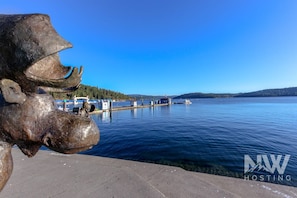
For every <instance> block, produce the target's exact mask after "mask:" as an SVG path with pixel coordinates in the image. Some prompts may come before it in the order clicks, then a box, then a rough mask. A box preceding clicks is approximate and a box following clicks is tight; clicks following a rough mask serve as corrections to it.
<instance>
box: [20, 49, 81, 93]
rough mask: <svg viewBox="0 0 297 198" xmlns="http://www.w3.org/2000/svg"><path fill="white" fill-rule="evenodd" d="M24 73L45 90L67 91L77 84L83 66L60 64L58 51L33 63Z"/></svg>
mask: <svg viewBox="0 0 297 198" xmlns="http://www.w3.org/2000/svg"><path fill="white" fill-rule="evenodd" d="M24 73H25V75H26V77H27V78H28V79H29V80H30V81H32V82H34V83H36V84H38V85H39V87H40V88H42V89H43V90H45V91H50V92H67V91H73V90H75V89H77V87H78V86H79V84H80V82H81V76H82V73H83V67H82V66H81V67H80V69H78V68H76V67H74V68H73V67H67V66H66V67H65V66H63V65H61V63H60V60H59V56H58V53H54V54H52V55H49V56H47V57H45V58H43V59H41V60H39V61H38V62H36V63H34V64H33V65H31V66H30V67H29V68H27V70H25V72H24Z"/></svg>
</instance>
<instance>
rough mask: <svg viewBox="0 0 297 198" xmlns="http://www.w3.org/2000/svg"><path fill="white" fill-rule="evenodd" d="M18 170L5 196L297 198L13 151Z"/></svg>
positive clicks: (166, 172)
mask: <svg viewBox="0 0 297 198" xmlns="http://www.w3.org/2000/svg"><path fill="white" fill-rule="evenodd" d="M12 155H13V161H14V170H13V173H12V176H11V178H10V179H9V180H8V182H7V184H6V186H5V187H4V189H3V190H2V192H1V193H0V197H9V198H18V197H30V198H39V197H47V198H49V197H50V198H68V197H71V198H80V197H92V198H93V197H100V198H101V197H102V198H105V197H114V198H119V197H120V198H121V197H123V198H126V197H129V198H134V197H135V198H139V197H146V198H150V197H151V198H180V197H189V198H191V197H193V198H196V197H198V198H199V197H205V198H208V197H211V198H219V197H220V198H222V197H261V198H276V197H285V198H291V197H297V188H294V187H289V186H283V185H276V184H270V183H264V182H256V181H245V180H243V179H236V178H231V177H224V176H216V175H210V174H204V173H197V172H190V171H185V170H183V169H181V168H178V167H172V166H164V165H157V164H150V163H142V162H135V161H127V160H120V159H112V158H104V157H95V156H87V155H78V154H75V155H62V154H58V153H55V152H52V151H39V152H38V153H37V155H36V156H35V157H33V158H27V157H26V156H25V155H23V154H22V153H21V151H20V150H19V149H17V148H14V149H12Z"/></svg>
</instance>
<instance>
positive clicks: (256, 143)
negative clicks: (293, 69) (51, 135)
mask: <svg viewBox="0 0 297 198" xmlns="http://www.w3.org/2000/svg"><path fill="white" fill-rule="evenodd" d="M192 102H193V104H191V105H181V104H175V105H171V106H163V107H155V108H144V109H135V110H125V111H116V112H112V113H111V114H110V113H107V112H106V113H103V114H97V115H92V118H93V119H94V120H95V122H96V123H97V124H98V126H99V128H100V132H101V140H100V143H99V144H98V145H96V146H95V147H94V148H93V149H91V150H89V151H86V152H84V153H85V154H89V155H95V156H105V157H112V158H120V159H128V160H137V161H145V162H153V163H160V164H168V165H173V166H180V167H182V168H185V169H188V170H193V171H199V172H206V173H212V174H219V175H227V176H232V177H243V171H244V155H249V156H250V157H251V158H253V160H255V161H256V155H259V154H262V155H270V154H274V155H285V154H288V155H291V157H290V160H289V162H288V165H287V168H286V170H285V174H286V175H290V176H291V181H281V182H280V181H273V180H272V181H270V182H274V183H282V184H286V185H294V186H297V185H296V183H297V182H296V181H297V158H296V157H297V153H296V152H297V97H274V98H223V99H197V100H192Z"/></svg>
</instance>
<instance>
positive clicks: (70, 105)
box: [56, 96, 192, 114]
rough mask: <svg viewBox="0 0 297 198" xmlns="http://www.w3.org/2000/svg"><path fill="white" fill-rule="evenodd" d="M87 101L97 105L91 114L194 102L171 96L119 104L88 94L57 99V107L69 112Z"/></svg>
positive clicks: (74, 110)
mask: <svg viewBox="0 0 297 198" xmlns="http://www.w3.org/2000/svg"><path fill="white" fill-rule="evenodd" d="M84 101H85V102H87V103H89V104H91V105H94V106H95V110H94V111H92V112H90V114H97V113H103V112H106V111H122V110H133V109H142V108H154V107H161V106H169V105H174V104H186V105H189V104H192V102H191V101H190V100H189V99H186V100H183V101H181V100H179V101H178V102H173V101H172V99H171V98H167V97H166V98H161V99H159V100H155V101H153V100H150V101H137V100H130V101H124V102H122V103H120V105H115V104H118V103H119V102H116V101H114V100H111V99H101V100H90V99H89V97H88V96H86V97H76V96H75V97H74V98H73V100H68V101H67V100H62V101H61V100H60V101H56V105H57V108H58V109H60V110H63V111H68V112H71V111H73V112H76V111H77V110H76V108H80V107H81V106H82V104H83V102H84ZM128 102H130V105H128Z"/></svg>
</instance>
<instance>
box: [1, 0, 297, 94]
mask: <svg viewBox="0 0 297 198" xmlns="http://www.w3.org/2000/svg"><path fill="white" fill-rule="evenodd" d="M0 12H1V13H3V14H14V13H16V14H19V13H45V14H48V15H50V17H51V21H52V24H53V25H54V27H55V29H56V30H57V31H58V33H59V34H60V35H61V36H62V37H63V38H65V39H66V40H68V41H70V42H71V43H72V44H73V48H72V49H68V50H65V51H63V52H61V53H60V57H61V62H62V63H63V64H64V65H71V66H80V65H83V66H84V67H85V70H84V74H83V80H82V83H83V84H87V85H92V86H98V87H100V88H105V89H111V90H114V91H119V92H122V93H125V94H153V95H172V94H183V93H189V92H205V93H209V92H216V93H225V92H231V93H237V92H248V91H256V90H260V89H267V88H284V87H293V86H297V1H296V0H282V1H280V0H83V1H82V0H41V1H36V0H26V1H24V0H1V4H0Z"/></svg>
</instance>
